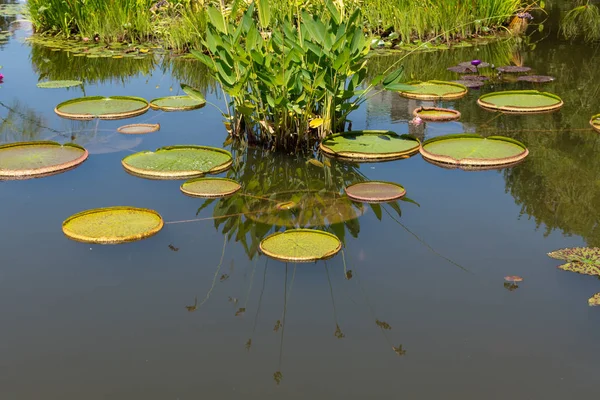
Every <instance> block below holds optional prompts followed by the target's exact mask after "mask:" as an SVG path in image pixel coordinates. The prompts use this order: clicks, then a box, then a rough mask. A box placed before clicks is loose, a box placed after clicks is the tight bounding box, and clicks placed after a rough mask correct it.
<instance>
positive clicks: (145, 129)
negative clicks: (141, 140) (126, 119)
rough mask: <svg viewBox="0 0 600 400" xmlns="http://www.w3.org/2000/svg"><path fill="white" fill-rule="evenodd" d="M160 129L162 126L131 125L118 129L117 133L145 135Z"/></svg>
mask: <svg viewBox="0 0 600 400" xmlns="http://www.w3.org/2000/svg"><path fill="white" fill-rule="evenodd" d="M159 129H160V124H129V125H123V126H120V127H118V128H117V131H118V132H119V133H123V134H126V135H143V134H146V133H150V132H156V131H158V130H159Z"/></svg>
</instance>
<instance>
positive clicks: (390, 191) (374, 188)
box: [344, 181, 406, 203]
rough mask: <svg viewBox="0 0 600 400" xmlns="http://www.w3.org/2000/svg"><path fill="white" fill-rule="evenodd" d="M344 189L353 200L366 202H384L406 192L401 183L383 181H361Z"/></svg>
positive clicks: (401, 195) (395, 198) (397, 197)
mask: <svg viewBox="0 0 600 400" xmlns="http://www.w3.org/2000/svg"><path fill="white" fill-rule="evenodd" d="M344 190H345V191H346V194H347V195H348V197H349V198H351V199H352V200H355V201H360V202H364V203H384V202H388V201H393V200H397V199H399V198H401V197H403V196H404V195H405V194H406V190H405V189H404V188H403V187H402V186H401V185H399V184H397V183H393V182H383V181H369V182H359V183H355V184H353V185H350V186H348V187H346V188H345V189H344Z"/></svg>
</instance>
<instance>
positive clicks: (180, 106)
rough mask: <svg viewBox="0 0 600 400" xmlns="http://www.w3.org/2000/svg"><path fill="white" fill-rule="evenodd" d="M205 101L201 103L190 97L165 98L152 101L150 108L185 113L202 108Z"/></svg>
mask: <svg viewBox="0 0 600 400" xmlns="http://www.w3.org/2000/svg"><path fill="white" fill-rule="evenodd" d="M205 104H206V101H201V100H198V99H195V98H192V97H190V96H187V95H186V96H167V97H160V98H158V99H153V100H152V101H150V107H152V108H153V109H154V110H162V111H187V110H195V109H197V108H201V107H204V105H205Z"/></svg>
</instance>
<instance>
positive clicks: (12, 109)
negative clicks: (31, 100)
mask: <svg viewBox="0 0 600 400" xmlns="http://www.w3.org/2000/svg"><path fill="white" fill-rule="evenodd" d="M0 107H2V108H3V109H5V110H6V111H7V113H6V115H5V116H3V115H2V113H0V143H2V142H4V143H7V142H18V141H33V140H40V139H41V136H42V132H43V131H44V130H49V128H47V127H46V126H45V125H46V121H45V120H44V117H42V116H41V115H40V114H38V113H37V112H36V111H35V110H34V109H32V108H29V107H27V106H26V105H23V104H21V103H20V102H19V101H18V100H15V101H14V103H13V104H11V105H10V106H9V105H7V104H4V103H3V102H1V101H0Z"/></svg>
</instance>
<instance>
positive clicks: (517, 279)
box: [504, 275, 523, 283]
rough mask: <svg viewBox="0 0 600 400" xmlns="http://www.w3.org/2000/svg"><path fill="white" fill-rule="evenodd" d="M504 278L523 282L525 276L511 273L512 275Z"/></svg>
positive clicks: (509, 280)
mask: <svg viewBox="0 0 600 400" xmlns="http://www.w3.org/2000/svg"><path fill="white" fill-rule="evenodd" d="M504 280H505V281H506V282H513V283H514V282H523V278H521V277H520V276H517V275H510V276H505V277H504Z"/></svg>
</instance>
